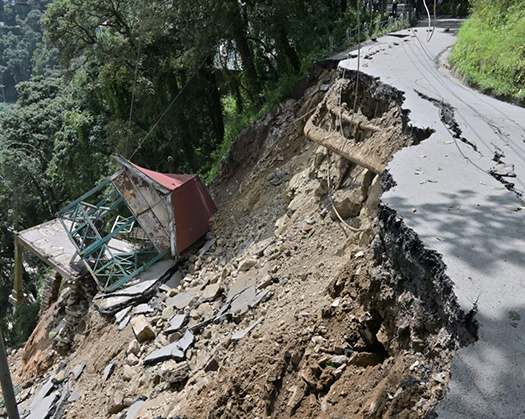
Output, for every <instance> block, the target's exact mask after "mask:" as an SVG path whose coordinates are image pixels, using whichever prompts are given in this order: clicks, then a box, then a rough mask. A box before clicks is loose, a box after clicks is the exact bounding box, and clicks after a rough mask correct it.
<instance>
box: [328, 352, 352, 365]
mask: <svg viewBox="0 0 525 419" xmlns="http://www.w3.org/2000/svg"><path fill="white" fill-rule="evenodd" d="M347 362H348V357H347V356H346V355H334V356H332V357H331V358H330V360H329V363H330V365H333V366H335V367H339V366H340V365H343V364H346V363H347Z"/></svg>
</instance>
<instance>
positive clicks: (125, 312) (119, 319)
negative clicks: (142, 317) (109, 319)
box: [115, 307, 132, 324]
mask: <svg viewBox="0 0 525 419" xmlns="http://www.w3.org/2000/svg"><path fill="white" fill-rule="evenodd" d="M131 308H132V307H126V308H124V309H122V310H120V311H119V312H118V313H117V314H115V322H116V323H117V324H119V323H120V322H122V320H124V319H125V318H126V317H127V315H128V314H129V312H130V311H131Z"/></svg>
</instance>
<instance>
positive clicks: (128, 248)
mask: <svg viewBox="0 0 525 419" xmlns="http://www.w3.org/2000/svg"><path fill="white" fill-rule="evenodd" d="M115 160H116V161H117V162H118V163H119V165H120V166H121V169H120V170H119V171H118V172H116V173H115V174H113V175H112V176H110V177H108V178H106V179H104V180H102V181H101V182H100V183H99V184H98V185H97V186H95V187H94V188H93V189H91V190H90V191H88V192H86V193H85V194H83V195H82V196H81V197H79V198H78V199H76V200H74V201H73V202H71V203H69V204H68V205H67V206H66V207H65V208H63V209H62V210H61V211H60V212H59V213H58V214H57V218H55V219H53V220H50V221H47V222H45V223H43V224H41V225H37V226H34V227H31V228H29V229H27V230H24V231H21V232H18V233H17V234H16V236H15V249H16V251H15V253H16V256H15V280H14V289H13V293H12V295H11V298H10V300H11V302H12V303H13V304H15V305H18V304H22V303H24V302H26V301H27V299H28V297H30V296H29V295H28V294H25V293H24V284H23V276H24V255H25V254H27V253H31V254H32V255H34V256H36V257H38V258H39V259H40V260H41V261H43V262H44V263H45V264H46V265H47V266H48V267H49V268H50V269H51V271H52V273H51V274H50V275H48V277H47V278H46V281H45V284H44V291H43V298H42V307H41V311H42V312H43V311H44V310H45V309H46V308H47V307H49V305H50V304H52V303H53V302H54V301H56V299H57V298H58V294H59V292H60V289H61V285H62V282H63V281H67V282H70V283H72V284H77V285H78V287H77V288H81V287H84V288H86V284H90V283H93V282H94V284H95V285H96V286H95V287H94V286H91V287H90V286H89V285H87V287H88V288H91V289H93V288H95V289H94V291H92V292H91V294H93V293H96V292H101V293H105V292H110V291H115V290H116V289H118V288H121V287H123V286H124V285H126V284H128V283H130V282H131V281H134V280H136V279H137V278H138V277H139V276H140V274H142V273H144V272H146V271H147V270H148V269H150V268H151V267H152V266H153V265H155V264H156V263H158V262H159V261H161V260H163V259H171V260H173V261H174V262H176V260H177V258H178V257H179V255H180V254H181V253H182V252H184V251H185V250H187V249H188V248H189V247H190V246H191V245H192V244H194V243H195V242H196V241H198V240H199V239H201V238H202V237H203V236H205V235H206V233H207V232H208V230H209V220H210V217H211V216H212V215H213V214H214V213H215V211H216V206H215V204H214V202H213V200H212V198H211V196H210V194H209V193H208V191H207V189H206V187H205V186H204V184H203V183H202V181H201V180H200V179H199V177H198V176H196V175H180V174H166V173H159V172H155V171H153V170H149V169H146V168H143V167H140V166H138V165H135V164H133V163H131V162H129V161H127V160H126V159H124V158H123V157H120V156H115ZM84 291H85V290H84ZM91 297H92V296H91ZM71 303H72V304H71V305H73V304H74V303H78V298H77V299H71ZM84 305H85V304H84ZM86 310H87V307H86ZM66 317H67V316H66ZM70 317H71V316H70ZM73 317H75V318H77V317H79V315H78V314H77V315H76V316H73ZM67 320H68V319H66V323H67ZM69 320H71V319H69ZM73 323H75V322H73ZM72 326H73V325H72Z"/></svg>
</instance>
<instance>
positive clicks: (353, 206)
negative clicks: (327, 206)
mask: <svg viewBox="0 0 525 419" xmlns="http://www.w3.org/2000/svg"><path fill="white" fill-rule="evenodd" d="M332 200H333V203H334V207H335V209H336V210H337V212H338V213H339V215H340V216H341V218H343V219H346V218H350V217H357V216H358V215H359V212H360V211H361V204H362V195H361V192H360V191H359V190H351V191H349V190H339V191H336V192H335V193H334V194H333V196H332Z"/></svg>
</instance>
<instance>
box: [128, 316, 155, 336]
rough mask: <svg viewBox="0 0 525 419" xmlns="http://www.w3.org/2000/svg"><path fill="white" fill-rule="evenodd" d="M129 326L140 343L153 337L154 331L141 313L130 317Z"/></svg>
mask: <svg viewBox="0 0 525 419" xmlns="http://www.w3.org/2000/svg"><path fill="white" fill-rule="evenodd" d="M131 327H132V328H133V333H135V337H136V338H137V340H138V341H139V342H140V343H142V342H146V341H148V340H153V339H155V336H156V335H155V331H154V330H153V328H152V327H151V325H150V324H149V322H148V321H147V320H146V317H144V316H143V315H141V316H137V317H133V318H132V319H131Z"/></svg>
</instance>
